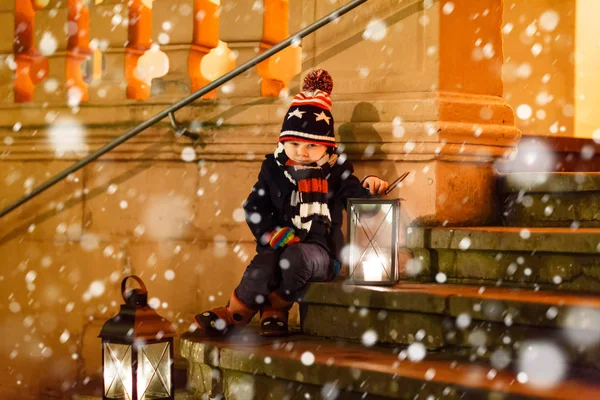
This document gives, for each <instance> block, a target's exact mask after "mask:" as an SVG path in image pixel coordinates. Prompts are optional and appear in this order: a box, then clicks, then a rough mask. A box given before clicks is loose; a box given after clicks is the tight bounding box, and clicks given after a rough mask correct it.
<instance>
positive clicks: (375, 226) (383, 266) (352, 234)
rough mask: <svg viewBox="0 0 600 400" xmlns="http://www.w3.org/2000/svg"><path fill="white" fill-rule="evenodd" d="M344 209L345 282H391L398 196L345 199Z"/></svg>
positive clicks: (395, 255)
mask: <svg viewBox="0 0 600 400" xmlns="http://www.w3.org/2000/svg"><path fill="white" fill-rule="evenodd" d="M347 213H348V214H347V216H348V221H347V225H348V236H347V237H348V244H349V252H348V280H349V282H350V283H355V284H364V285H393V284H395V283H396V282H397V281H398V230H399V228H398V225H399V223H398V221H399V218H398V216H399V214H400V199H378V198H356V199H348V207H347Z"/></svg>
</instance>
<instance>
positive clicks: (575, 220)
mask: <svg viewBox="0 0 600 400" xmlns="http://www.w3.org/2000/svg"><path fill="white" fill-rule="evenodd" d="M500 179H501V180H502V185H503V190H504V195H505V202H504V212H503V219H504V221H505V223H506V224H507V225H510V226H570V227H573V228H578V227H580V226H581V227H600V173H597V172H596V173H595V172H585V173H582V172H553V173H540V172H522V173H511V174H506V175H500Z"/></svg>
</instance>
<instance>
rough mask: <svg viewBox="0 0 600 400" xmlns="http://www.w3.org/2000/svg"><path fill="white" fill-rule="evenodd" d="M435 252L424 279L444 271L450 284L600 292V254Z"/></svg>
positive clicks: (425, 265)
mask: <svg viewBox="0 0 600 400" xmlns="http://www.w3.org/2000/svg"><path fill="white" fill-rule="evenodd" d="M413 250H420V251H421V252H422V251H427V250H425V249H413ZM433 251H434V252H435V256H434V257H428V259H430V260H431V259H432V260H433V263H432V262H429V263H427V259H425V258H423V259H424V260H425V261H423V262H422V265H423V272H422V273H421V274H420V275H419V278H421V279H429V280H432V279H433V278H432V277H433V276H434V275H435V274H437V273H443V274H445V276H446V279H447V282H448V283H456V284H464V285H479V286H481V285H484V286H485V285H487V286H501V287H521V288H530V289H543V290H549V291H552V290H571V291H576V292H593V293H600V254H596V255H594V254H572V253H534V252H504V251H485V250H470V251H463V250H445V249H436V250H433ZM432 271H434V272H433V273H432ZM413 279H414V278H413Z"/></svg>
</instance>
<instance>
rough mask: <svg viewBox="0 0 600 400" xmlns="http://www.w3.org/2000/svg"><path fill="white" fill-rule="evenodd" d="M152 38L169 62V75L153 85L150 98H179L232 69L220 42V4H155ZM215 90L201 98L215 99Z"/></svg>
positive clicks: (192, 0) (182, 0)
mask: <svg viewBox="0 0 600 400" xmlns="http://www.w3.org/2000/svg"><path fill="white" fill-rule="evenodd" d="M152 7H153V20H152V25H153V27H152V37H153V41H154V43H158V44H159V45H160V46H161V50H162V51H164V52H165V53H166V54H167V56H168V58H169V72H168V73H167V74H166V75H165V76H164V77H162V78H158V79H156V80H155V81H154V82H153V85H154V86H153V94H162V93H164V94H168V95H170V96H173V95H175V96H177V97H182V96H185V95H188V94H189V93H190V92H193V91H196V90H198V89H200V88H202V87H203V86H205V85H207V84H208V83H210V82H211V81H213V80H215V79H216V78H218V77H219V76H221V75H224V74H225V73H227V72H229V71H230V70H232V69H233V68H235V57H234V54H233V52H232V51H231V50H229V49H228V48H227V45H226V44H225V43H224V42H219V12H220V11H219V10H220V7H219V1H215V0H176V1H172V0H155V1H154V4H153V6H152ZM215 96H216V90H215V91H213V92H211V93H209V94H208V95H205V96H204V98H214V97H215Z"/></svg>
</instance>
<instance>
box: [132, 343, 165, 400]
mask: <svg viewBox="0 0 600 400" xmlns="http://www.w3.org/2000/svg"><path fill="white" fill-rule="evenodd" d="M170 349H171V346H170V343H168V342H164V343H153V344H148V345H144V346H140V347H138V371H137V384H138V396H139V399H140V400H151V399H164V398H166V397H169V396H170V394H171V352H170Z"/></svg>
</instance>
